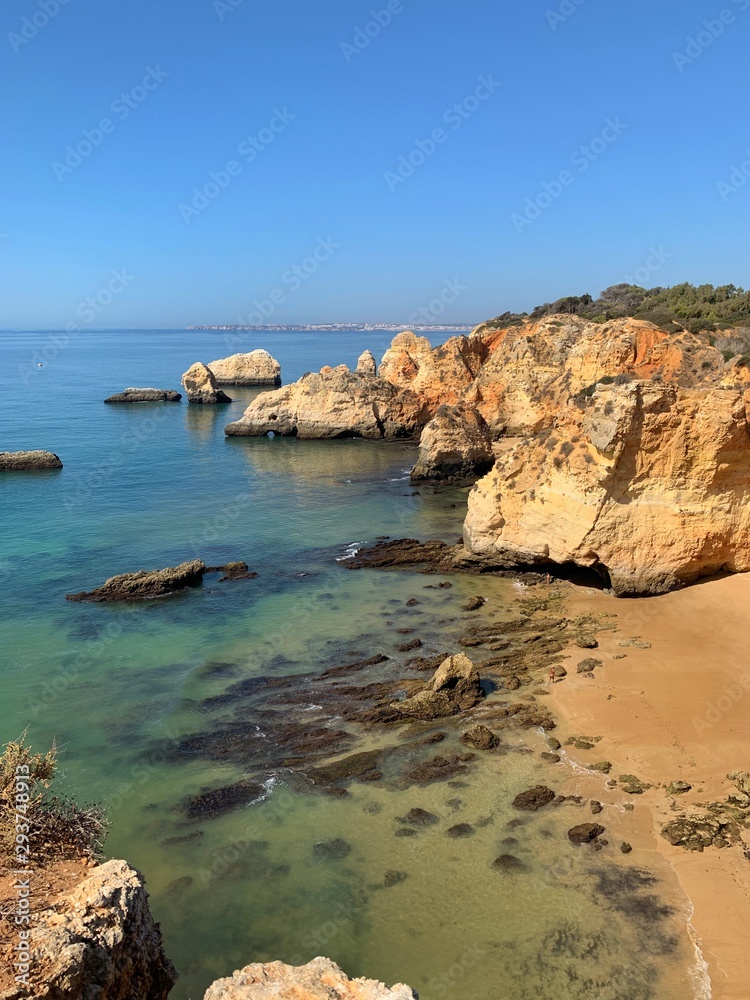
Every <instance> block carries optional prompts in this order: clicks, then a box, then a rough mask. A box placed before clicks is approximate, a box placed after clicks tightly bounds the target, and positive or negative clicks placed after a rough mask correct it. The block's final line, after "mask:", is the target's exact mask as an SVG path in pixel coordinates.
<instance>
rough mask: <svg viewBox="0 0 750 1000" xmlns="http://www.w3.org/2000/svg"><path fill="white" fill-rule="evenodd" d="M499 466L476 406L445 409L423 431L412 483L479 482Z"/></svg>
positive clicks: (462, 405)
mask: <svg viewBox="0 0 750 1000" xmlns="http://www.w3.org/2000/svg"><path fill="white" fill-rule="evenodd" d="M494 464H495V456H494V453H493V451H492V438H491V436H490V429H489V427H488V426H487V424H486V423H485V420H484V418H483V417H482V416H481V414H480V413H479V412H478V411H477V410H475V409H474V408H473V407H470V406H466V405H465V404H464V403H459V404H458V405H456V406H448V405H443V406H441V407H440V408H439V409H438V411H437V413H436V414H435V416H434V417H433V418H432V420H430V422H429V423H428V424H427V426H426V427H425V428H424V430H423V431H422V437H421V438H420V441H419V458H418V459H417V464H416V465H415V466H414V468H413V469H412V470H411V479H412V482H420V481H422V480H454V481H456V480H467V479H477V478H478V477H479V476H483V475H485V473H487V472H489V471H490V469H491V468H492V466H493V465H494Z"/></svg>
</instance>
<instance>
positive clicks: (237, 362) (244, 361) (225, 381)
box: [208, 349, 281, 385]
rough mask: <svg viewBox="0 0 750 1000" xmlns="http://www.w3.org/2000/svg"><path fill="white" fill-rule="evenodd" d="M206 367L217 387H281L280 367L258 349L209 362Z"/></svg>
mask: <svg viewBox="0 0 750 1000" xmlns="http://www.w3.org/2000/svg"><path fill="white" fill-rule="evenodd" d="M208 367H209V369H210V370H211V371H212V372H213V376H214V378H215V379H216V384H217V385H281V365H280V364H279V362H278V361H277V360H276V359H275V358H273V357H271V355H270V354H269V353H268V351H264V350H260V349H259V350H256V351H250V353H249V354H233V355H232V356H231V357H230V358H221V359H219V360H218V361H209V363H208Z"/></svg>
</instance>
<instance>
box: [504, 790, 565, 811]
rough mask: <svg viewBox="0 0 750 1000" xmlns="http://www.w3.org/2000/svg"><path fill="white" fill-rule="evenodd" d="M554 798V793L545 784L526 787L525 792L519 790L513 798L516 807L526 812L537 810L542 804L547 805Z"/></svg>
mask: <svg viewBox="0 0 750 1000" xmlns="http://www.w3.org/2000/svg"><path fill="white" fill-rule="evenodd" d="M554 798H555V793H554V792H553V791H552V789H551V788H547V786H546V785H536V786H535V787H534V788H527V789H526V791H525V792H519V793H518V795H516V797H515V798H514V799H513V805H514V806H515V807H516V809H524V810H526V811H527V812H537V810H539V809H542V808H543V807H544V806H548V805H549V804H550V802H552V801H553V800H554Z"/></svg>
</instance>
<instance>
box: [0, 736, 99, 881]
mask: <svg viewBox="0 0 750 1000" xmlns="http://www.w3.org/2000/svg"><path fill="white" fill-rule="evenodd" d="M56 769H57V747H56V746H54V745H53V746H52V748H51V749H50V750H48V751H47V753H45V754H40V753H36V754H35V753H32V751H31V748H30V747H29V746H28V745H27V743H26V733H24V734H23V735H22V736H21V737H20V739H18V740H14V741H11V742H10V743H6V744H5V749H4V752H3V754H2V756H0V845H1V846H2V850H3V855H4V856H5V858H6V859H8V863H10V859H11V858H13V859H15V863H20V861H22V860H23V859H24V857H26V858H27V859H28V860H29V861H30V862H32V863H37V862H40V861H59V860H62V859H65V858H74V859H79V858H94V857H97V856H98V855H99V854H100V853H101V850H102V846H103V844H104V839H105V837H106V834H107V824H106V822H105V819H104V815H103V813H102V810H101V809H100V808H99V806H95V805H90V806H83V807H81V806H78V805H76V803H75V802H73V801H72V800H70V799H67V798H63V797H61V796H58V795H51V794H50V793H49V787H50V785H51V783H52V779H53V778H54V776H55V771H56ZM26 838H28V840H26Z"/></svg>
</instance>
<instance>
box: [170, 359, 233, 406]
mask: <svg viewBox="0 0 750 1000" xmlns="http://www.w3.org/2000/svg"><path fill="white" fill-rule="evenodd" d="M182 385H183V387H184V389H185V392H186V393H187V398H188V403H202V404H210V403H231V402H232V400H231V399H230V397H229V396H227V394H226V393H225V392H224V391H223V390H222V389H219V387H218V383H217V381H216V379H215V378H214V375H213V372H212V371H211V369H210V368H207V367H206V365H202V364H201V363H200V361H198V362H196V364H194V365H192V366H191V367H190V368H188V370H187V371H186V372H185V374H184V375H183V376H182Z"/></svg>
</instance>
